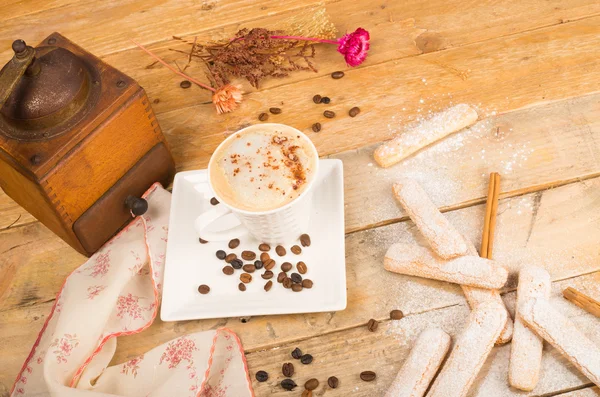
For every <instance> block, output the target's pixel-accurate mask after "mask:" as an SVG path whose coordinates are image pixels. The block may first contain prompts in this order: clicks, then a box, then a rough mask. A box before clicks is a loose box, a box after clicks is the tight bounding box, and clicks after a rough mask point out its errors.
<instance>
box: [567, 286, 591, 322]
mask: <svg viewBox="0 0 600 397" xmlns="http://www.w3.org/2000/svg"><path fill="white" fill-rule="evenodd" d="M563 296H564V297H565V298H566V299H567V300H568V301H570V302H572V303H574V304H576V305H577V306H579V307H580V308H582V309H583V310H585V311H586V312H588V313H592V314H593V315H594V316H596V317H600V302H598V301H596V300H595V299H592V298H590V297H589V296H587V295H585V294H582V293H581V292H579V291H577V290H576V289H574V288H572V287H569V288H567V289H565V290H564V291H563Z"/></svg>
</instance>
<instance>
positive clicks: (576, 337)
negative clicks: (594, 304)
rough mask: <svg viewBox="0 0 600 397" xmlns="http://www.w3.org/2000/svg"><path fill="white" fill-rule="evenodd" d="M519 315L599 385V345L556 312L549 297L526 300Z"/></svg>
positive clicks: (520, 308) (520, 307)
mask: <svg viewBox="0 0 600 397" xmlns="http://www.w3.org/2000/svg"><path fill="white" fill-rule="evenodd" d="M519 316H520V317H521V319H522V320H523V321H524V322H525V323H526V324H527V326H529V327H530V328H531V329H533V330H534V331H535V332H536V333H537V334H538V335H539V336H541V337H542V338H544V340H545V341H546V342H548V343H550V344H551V345H552V346H554V347H555V348H556V350H558V351H559V352H560V353H561V354H562V355H563V356H565V358H566V359H567V360H569V361H570V362H571V364H573V365H574V366H575V367H576V368H577V369H579V370H580V371H581V373H583V374H584V375H585V376H587V377H588V379H589V380H591V381H592V382H594V383H595V384H596V385H598V386H600V347H598V346H596V345H595V344H594V343H593V342H592V341H591V340H589V339H588V337H587V336H585V335H584V334H583V333H582V332H581V331H579V329H578V328H577V326H576V325H575V324H573V322H572V321H571V320H569V319H568V318H567V317H565V316H563V315H562V314H560V313H559V312H558V311H556V309H554V308H553V307H552V305H551V304H550V302H548V300H547V299H545V298H529V299H527V300H526V301H525V302H523V304H522V305H520V306H519Z"/></svg>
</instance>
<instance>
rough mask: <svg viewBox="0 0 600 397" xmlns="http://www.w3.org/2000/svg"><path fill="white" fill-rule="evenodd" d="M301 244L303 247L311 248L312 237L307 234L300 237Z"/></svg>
mask: <svg viewBox="0 0 600 397" xmlns="http://www.w3.org/2000/svg"><path fill="white" fill-rule="evenodd" d="M300 244H302V246H303V247H310V236H309V235H308V234H306V233H305V234H303V235H302V236H300Z"/></svg>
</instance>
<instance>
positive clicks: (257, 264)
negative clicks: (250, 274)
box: [254, 260, 264, 269]
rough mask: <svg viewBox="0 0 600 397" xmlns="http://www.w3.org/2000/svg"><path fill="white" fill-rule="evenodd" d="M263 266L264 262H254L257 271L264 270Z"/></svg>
mask: <svg viewBox="0 0 600 397" xmlns="http://www.w3.org/2000/svg"><path fill="white" fill-rule="evenodd" d="M263 266H264V264H263V263H262V261H260V260H255V261H254V267H255V268H257V269H262V268H263Z"/></svg>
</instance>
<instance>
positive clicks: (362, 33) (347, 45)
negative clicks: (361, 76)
mask: <svg viewBox="0 0 600 397" xmlns="http://www.w3.org/2000/svg"><path fill="white" fill-rule="evenodd" d="M369 39H370V37H369V32H367V31H366V30H365V29H363V28H358V29H356V30H355V31H354V32H352V33H349V34H345V35H344V36H342V37H341V38H340V39H339V40H338V43H339V46H338V52H339V53H340V54H342V55H343V56H344V58H345V59H346V63H347V64H348V65H350V66H358V65H360V64H361V63H363V62H364V60H365V59H366V58H367V52H368V51H369Z"/></svg>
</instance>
